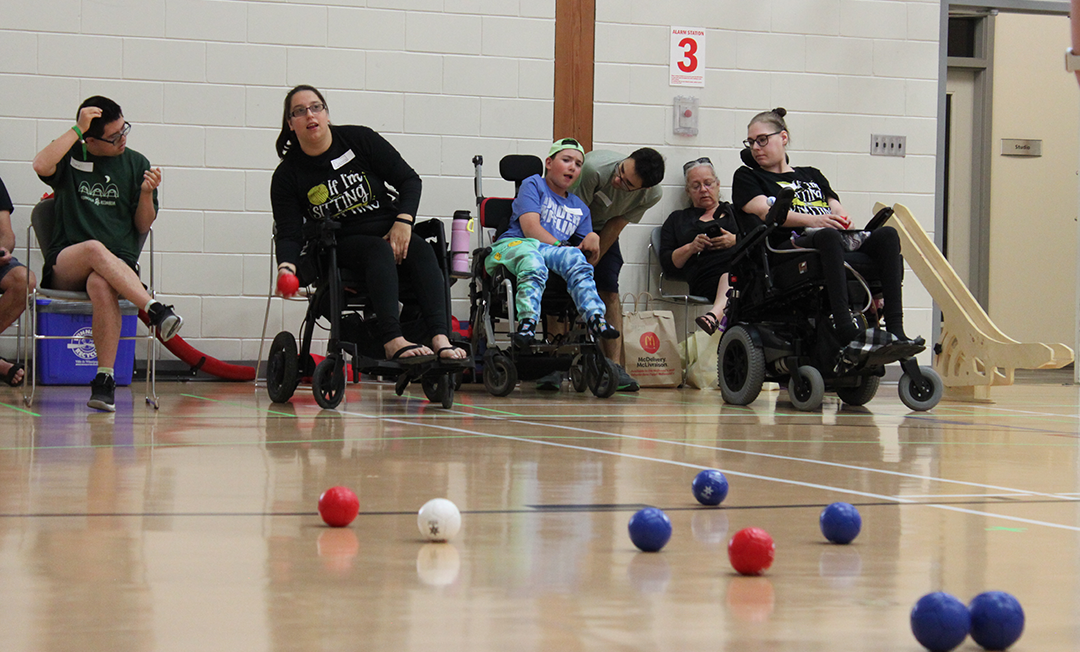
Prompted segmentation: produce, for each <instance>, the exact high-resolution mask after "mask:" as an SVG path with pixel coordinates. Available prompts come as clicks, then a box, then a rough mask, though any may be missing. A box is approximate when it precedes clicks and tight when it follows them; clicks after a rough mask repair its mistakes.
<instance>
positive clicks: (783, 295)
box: [717, 188, 944, 411]
mask: <svg viewBox="0 0 1080 652" xmlns="http://www.w3.org/2000/svg"><path fill="white" fill-rule="evenodd" d="M793 198H794V191H793V190H791V189H790V188H785V189H784V191H783V192H782V193H781V194H780V195H779V196H778V197H777V198H776V201H775V203H774V204H773V206H772V208H771V209H770V211H769V213H768V215H767V217H766V219H765V222H764V223H761V222H760V221H757V219H756V218H754V222H755V224H752V225H746V226H744V227H743V228H742V229H741V230H742V232H743V234H742V236H741V237H740V239H739V242H738V244H737V245H736V250H735V254H734V257H733V259H732V267H731V271H730V275H729V281H730V286H731V290H730V294H729V301H728V312H727V315H728V328H727V330H726V331H725V332H724V335H723V338H722V339H721V340H720V344H719V349H718V351H717V376H718V380H719V384H720V391H721V394H722V396H723V398H724V401H726V402H728V403H732V404H735V405H747V404H749V403H751V402H753V401H754V399H756V398H757V396H758V394H759V392H760V391H761V386H762V383H763V382H764V381H765V380H770V381H774V382H780V383H786V384H787V388H788V396H789V397H790V399H791V402H792V404H793V405H794V406H795V407H796V408H797V409H800V410H814V409H817V408H818V407H820V405H821V403H822V400H823V397H824V394H825V392H826V391H827V390H828V391H835V392H836V394H837V396H839V398H840V400H841V401H843V402H844V403H846V404H848V405H864V404H866V403H867V402H869V401H870V400H871V399H872V398H873V397H874V395H875V394H876V393H877V390H878V386H879V384H880V382H881V378H882V376H884V375H885V365H887V364H890V363H893V362H899V363H900V366H901V368H902V369H903V372H904V373H903V375H902V376H901V378H900V384H899V394H900V399H901V401H903V403H904V404H905V405H906V406H908V407H909V408H911V409H912V410H918V411H923V410H929V409H931V408H933V407H934V406H935V405H937V403H938V401H940V400H941V396H942V393H943V391H944V385H943V383H942V381H941V377H940V376H939V375H938V374H937V373H936V372H935V371H934V370H933V369H932V368H931V367H926V366H923V367H920V366H919V365H918V363H917V362H916V360H915V358H914V357H913V356H914V355H915V354H916V353H919V352H920V351H921V350H923V348H925V347H924V346H923V345H921V344H916V345H906V346H889V345H888V342H889V340H890V339H891V336H889V335H888V334H886V333H884V331H881V330H879V326H880V318H879V316H878V314H877V312H876V311H875V309H874V294H875V292H876V291H878V290H879V285H878V284H877V282H876V280H875V278H874V275H873V270H874V268H875V266H874V264H873V261H872V260H871V259H870V258H869V257H868V256H866V255H865V254H860V253H859V252H858V251H853V252H848V253H845V255H844V259H845V267H846V268H847V270H848V279H849V280H848V289H849V292H848V294H849V297H850V299H851V303H852V314H854V315H856V319H858V320H859V321H860V327H861V328H863V329H873V330H872V331H871V332H872V334H873V337H872V338H870V341H869V342H868V343H867V344H866V345H864V346H862V347H860V348H858V349H854V348H853V347H852V346H851V345H848V344H847V343H846V342H840V341H839V340H838V339H837V337H836V335H835V330H834V328H833V326H832V324H831V321H832V320H831V315H830V310H829V302H828V297H827V294H826V293H827V289H826V287H825V284H824V278H823V275H822V273H821V263H820V260H819V257H818V255H817V253H816V252H815V251H814V250H812V249H793V250H788V249H785V250H777V249H773V248H772V247H771V246H770V244H769V236H770V234H772V232H773V231H774V230H775V229H776V228H778V227H780V226H782V225H783V221H784V220H785V219H786V216H787V213H788V210H789V208H790V206H791V201H792V199H793ZM891 215H892V209H891V208H886V209H883V210H882V211H880V212H879V213H878V214H877V215H875V216H874V217H873V218H872V219H871V220H870V223H868V224H867V226H866V227H865V229H864V230H867V231H872V230H874V229H875V228H877V227H879V226H880V225H882V224H883V223H884V222H885V221H886V220H887V219H888V218H889V217H890V216H891ZM878 343H879V344H880V346H878V345H877V344H878Z"/></svg>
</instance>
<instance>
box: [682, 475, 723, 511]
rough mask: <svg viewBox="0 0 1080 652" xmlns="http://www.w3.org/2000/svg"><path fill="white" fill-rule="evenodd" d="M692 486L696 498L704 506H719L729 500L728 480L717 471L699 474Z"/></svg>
mask: <svg viewBox="0 0 1080 652" xmlns="http://www.w3.org/2000/svg"><path fill="white" fill-rule="evenodd" d="M690 486H691V488H693V490H694V498H697V501H698V502H699V503H701V504H702V505H719V504H720V503H722V502H724V499H725V498H727V492H728V483H727V478H725V477H724V474H723V473H721V472H719V471H717V470H716V469H705V470H704V471H702V472H701V473H698V474H697V476H695V477H694V482H693V484H691V485H690Z"/></svg>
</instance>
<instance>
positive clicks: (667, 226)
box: [660, 157, 738, 335]
mask: <svg viewBox="0 0 1080 652" xmlns="http://www.w3.org/2000/svg"><path fill="white" fill-rule="evenodd" d="M683 174H685V175H686V187H685V190H686V195H687V196H688V197H689V198H690V202H691V206H689V207H688V208H684V209H682V210H678V211H673V212H672V213H671V215H669V216H668V218H667V220H665V221H664V226H663V227H661V230H660V264H661V265H662V266H663V267H664V269H665V270H668V271H670V270H672V269H679V270H683V272H684V274H685V275H686V279H687V283H688V285H689V286H690V287H689V291H690V294H694V295H697V296H703V297H706V298H708V299H709V300H711V301H712V302H713V305H712V308H710V309H709V311H708V312H706V313H705V314H704V315H702V316H700V317H698V318H697V319H696V320H695V321H696V322H697V325H698V326H699V327H700V328H701V329H702V330H703V331H705V332H706V333H708V334H709V335H712V334H713V333H715V332H717V331H720V332H721V333H722V332H724V328H725V326H726V322H725V318H724V310H725V308H726V307H727V294H728V270H729V269H730V267H731V258H732V253H733V250H732V247H734V246H735V240H736V236H735V234H736V233H737V232H738V228H737V226H736V224H735V214H734V211H733V209H732V206H731V204H729V203H727V202H725V201H720V180H719V179H717V178H716V169H715V168H713V164H712V161H710V160H709V159H708V158H706V157H702V158H699V159H697V160H694V161H690V162H689V163H687V164H686V165H684V166H683Z"/></svg>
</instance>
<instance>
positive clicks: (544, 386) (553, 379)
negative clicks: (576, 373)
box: [536, 371, 563, 392]
mask: <svg viewBox="0 0 1080 652" xmlns="http://www.w3.org/2000/svg"><path fill="white" fill-rule="evenodd" d="M562 381H563V372H561V371H553V372H551V373H550V374H548V375H546V376H541V377H540V378H537V379H536V390H537V391H539V392H557V391H559V390H560V389H562Z"/></svg>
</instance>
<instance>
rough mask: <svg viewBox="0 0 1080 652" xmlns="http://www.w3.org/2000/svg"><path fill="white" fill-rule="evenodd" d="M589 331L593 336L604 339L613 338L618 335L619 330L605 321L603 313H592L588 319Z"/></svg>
mask: <svg viewBox="0 0 1080 652" xmlns="http://www.w3.org/2000/svg"><path fill="white" fill-rule="evenodd" d="M587 325H588V328H589V332H590V333H592V334H593V337H602V338H604V339H605V340H614V339H616V338H618V337H619V331H617V330H615V328H614V327H613V326H612V325H611V324H609V323H607V320H606V319H604V316H603V315H599V314H597V315H593V316H592V317H590V318H589V321H588V324H587Z"/></svg>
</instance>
